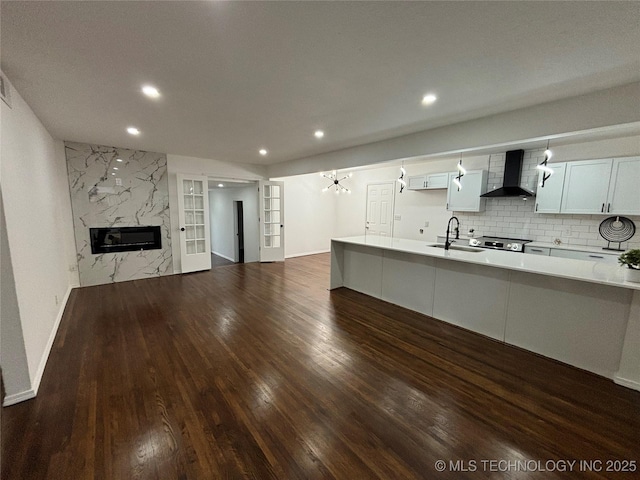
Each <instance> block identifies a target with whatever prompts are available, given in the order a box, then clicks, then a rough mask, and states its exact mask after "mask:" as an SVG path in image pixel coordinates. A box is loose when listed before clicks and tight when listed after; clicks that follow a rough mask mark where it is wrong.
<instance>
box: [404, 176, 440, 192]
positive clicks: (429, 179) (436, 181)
mask: <svg viewBox="0 0 640 480" xmlns="http://www.w3.org/2000/svg"><path fill="white" fill-rule="evenodd" d="M448 180H449V173H432V174H430V175H413V176H411V177H409V178H407V188H408V189H409V190H435V189H436V188H447V186H448V184H449V182H448Z"/></svg>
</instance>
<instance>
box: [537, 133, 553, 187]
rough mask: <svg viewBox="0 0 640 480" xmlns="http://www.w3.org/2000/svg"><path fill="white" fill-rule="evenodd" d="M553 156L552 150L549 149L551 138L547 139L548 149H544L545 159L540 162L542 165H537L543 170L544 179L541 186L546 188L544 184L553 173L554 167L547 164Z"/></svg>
mask: <svg viewBox="0 0 640 480" xmlns="http://www.w3.org/2000/svg"><path fill="white" fill-rule="evenodd" d="M552 156H553V153H551V150H549V140H547V149H546V150H545V151H544V160H543V161H542V162H541V163H540V165H536V168H537V169H538V170H540V171H541V172H542V180H541V181H540V188H544V184H545V182H546V181H547V180H549V177H551V175H553V168H551V167H549V166H548V165H547V162H548V161H549V159H550V158H551V157H552Z"/></svg>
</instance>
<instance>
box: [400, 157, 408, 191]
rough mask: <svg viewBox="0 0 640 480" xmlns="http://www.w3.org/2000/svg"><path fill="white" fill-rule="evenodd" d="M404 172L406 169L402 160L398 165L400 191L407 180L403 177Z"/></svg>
mask: <svg viewBox="0 0 640 480" xmlns="http://www.w3.org/2000/svg"><path fill="white" fill-rule="evenodd" d="M406 173H407V171H406V170H405V169H404V162H402V165H401V166H400V177H399V178H398V183H399V184H400V193H402V191H403V190H404V189H405V187H406V186H407V182H406V181H405V179H404V176H405V175H406Z"/></svg>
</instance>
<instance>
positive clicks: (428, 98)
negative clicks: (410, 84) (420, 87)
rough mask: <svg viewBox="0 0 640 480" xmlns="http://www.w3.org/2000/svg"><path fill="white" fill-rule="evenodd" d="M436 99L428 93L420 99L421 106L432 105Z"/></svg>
mask: <svg viewBox="0 0 640 480" xmlns="http://www.w3.org/2000/svg"><path fill="white" fill-rule="evenodd" d="M437 99H438V97H436V96H435V95H434V94H433V93H428V94H427V95H425V96H424V97H422V105H433V104H434V103H435V102H436V100H437Z"/></svg>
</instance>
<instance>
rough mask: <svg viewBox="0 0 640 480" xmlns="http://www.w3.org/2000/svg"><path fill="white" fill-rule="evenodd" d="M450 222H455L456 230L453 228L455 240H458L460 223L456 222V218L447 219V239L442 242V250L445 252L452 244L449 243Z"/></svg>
mask: <svg viewBox="0 0 640 480" xmlns="http://www.w3.org/2000/svg"><path fill="white" fill-rule="evenodd" d="M451 220H455V221H456V228H455V232H456V240H458V239H459V238H460V221H459V220H458V217H456V216H453V217H451V218H450V219H449V222H448V223H447V238H446V239H445V241H444V249H445V250H449V246H450V245H451V244H452V243H453V242H450V241H449V233H451V232H450V230H449V229H450V228H451Z"/></svg>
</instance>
